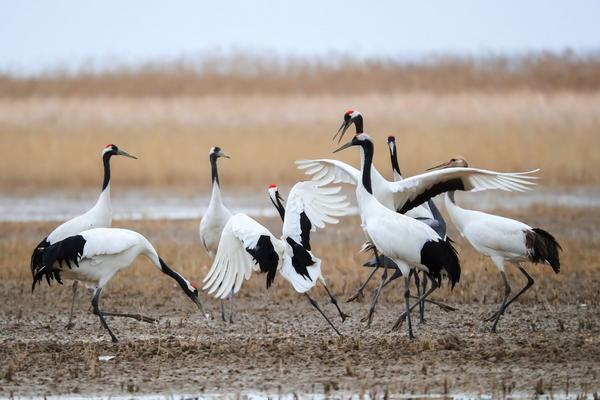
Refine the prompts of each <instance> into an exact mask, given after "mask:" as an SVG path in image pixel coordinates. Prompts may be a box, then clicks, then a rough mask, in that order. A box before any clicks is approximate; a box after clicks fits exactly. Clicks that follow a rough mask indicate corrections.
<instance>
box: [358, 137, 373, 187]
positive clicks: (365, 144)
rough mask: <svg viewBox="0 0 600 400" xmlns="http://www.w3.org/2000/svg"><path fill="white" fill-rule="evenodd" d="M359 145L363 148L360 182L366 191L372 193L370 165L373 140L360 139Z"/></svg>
mask: <svg viewBox="0 0 600 400" xmlns="http://www.w3.org/2000/svg"><path fill="white" fill-rule="evenodd" d="M360 146H361V147H362V149H363V157H364V160H363V168H362V170H363V172H362V184H363V186H364V187H365V189H366V191H367V192H369V193H370V194H373V187H372V185H371V167H372V166H373V153H374V151H375V149H374V148H373V142H371V141H369V140H365V141H362V142H361V143H360Z"/></svg>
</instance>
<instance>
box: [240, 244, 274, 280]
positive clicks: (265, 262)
mask: <svg viewBox="0 0 600 400" xmlns="http://www.w3.org/2000/svg"><path fill="white" fill-rule="evenodd" d="M246 251H247V252H248V253H250V255H251V256H252V258H254V261H255V262H256V263H258V265H259V267H260V272H263V273H264V272H266V273H267V289H268V288H269V287H271V284H272V283H273V281H274V280H275V273H276V272H277V265H278V264H279V256H278V255H277V252H276V251H275V248H274V247H273V243H271V238H270V237H269V236H267V235H262V236H261V237H260V238H259V239H258V242H257V243H256V246H255V247H254V248H253V249H246Z"/></svg>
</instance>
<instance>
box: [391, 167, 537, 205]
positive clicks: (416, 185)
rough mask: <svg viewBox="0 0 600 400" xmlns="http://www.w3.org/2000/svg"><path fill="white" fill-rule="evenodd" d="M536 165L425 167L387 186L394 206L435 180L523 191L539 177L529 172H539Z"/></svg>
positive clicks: (468, 187)
mask: <svg viewBox="0 0 600 400" xmlns="http://www.w3.org/2000/svg"><path fill="white" fill-rule="evenodd" d="M538 171H539V169H535V170H533V171H527V172H509V173H504V172H496V171H489V170H485V169H478V168H463V167H459V168H457V167H454V168H444V169H439V170H435V171H428V172H425V173H423V174H419V175H415V176H411V177H409V178H406V179H403V180H401V181H397V182H390V183H389V184H390V188H391V190H392V191H393V192H394V193H395V194H394V200H395V203H396V206H397V207H400V208H401V207H402V205H404V204H405V203H407V202H408V201H412V200H414V199H415V198H416V197H417V196H419V195H420V194H422V193H424V192H425V191H427V190H429V189H431V188H432V187H433V186H434V185H436V184H442V183H444V182H447V181H450V180H454V179H460V180H461V181H462V183H463V186H464V190H466V191H472V192H478V191H482V190H488V189H499V190H504V191H509V192H511V191H516V192H524V191H526V190H530V189H531V186H533V185H535V184H536V183H535V182H533V180H535V179H538V178H537V177H535V176H530V174H533V173H536V172H538Z"/></svg>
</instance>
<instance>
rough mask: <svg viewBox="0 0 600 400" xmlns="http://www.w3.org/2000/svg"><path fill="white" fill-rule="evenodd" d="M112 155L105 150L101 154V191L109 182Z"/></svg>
mask: <svg viewBox="0 0 600 400" xmlns="http://www.w3.org/2000/svg"><path fill="white" fill-rule="evenodd" d="M111 157H112V153H111V152H110V151H107V152H106V153H104V155H103V156H102V163H103V164H104V181H103V182H102V191H104V189H106V188H107V187H108V184H109V183H110V158H111Z"/></svg>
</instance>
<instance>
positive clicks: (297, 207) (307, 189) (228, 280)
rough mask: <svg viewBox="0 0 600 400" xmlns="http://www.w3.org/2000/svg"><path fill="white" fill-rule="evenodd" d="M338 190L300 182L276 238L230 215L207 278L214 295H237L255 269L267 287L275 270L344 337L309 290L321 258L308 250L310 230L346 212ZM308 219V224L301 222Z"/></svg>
mask: <svg viewBox="0 0 600 400" xmlns="http://www.w3.org/2000/svg"><path fill="white" fill-rule="evenodd" d="M339 191H340V188H339V187H338V188H331V187H320V186H319V185H318V184H316V183H314V182H299V183H297V184H296V185H294V187H293V188H292V190H291V191H290V196H289V199H288V202H287V205H286V207H285V219H284V223H283V235H282V237H281V239H277V238H276V237H275V236H274V235H273V234H272V233H271V232H269V230H268V229H267V228H265V227H264V226H262V225H261V224H259V223H258V222H256V221H255V220H253V219H252V218H250V217H248V216H247V215H245V214H235V215H234V216H232V217H231V218H230V219H229V221H228V222H227V224H226V225H225V228H224V229H223V233H222V234H221V241H220V242H219V249H218V250H217V255H216V257H215V260H214V262H213V265H212V267H211V269H210V271H209V272H208V275H207V276H206V278H204V282H205V285H204V288H203V289H206V290H208V293H209V294H213V295H214V296H215V297H220V298H224V297H226V296H227V295H228V293H229V292H230V291H231V290H233V291H234V292H235V293H237V292H238V291H239V290H240V288H241V286H242V283H243V282H244V279H250V276H251V275H252V271H256V270H260V271H261V272H263V273H266V274H267V279H266V281H267V288H269V287H270V286H271V284H272V283H273V280H274V279H275V275H276V273H277V271H279V273H280V274H281V276H283V278H285V279H286V280H287V281H288V282H290V283H291V284H292V286H293V287H294V289H295V290H296V291H297V292H299V293H304V294H305V295H306V297H307V298H308V299H309V301H310V303H311V304H312V305H313V306H314V307H315V308H316V309H317V310H318V311H319V313H321V315H322V316H323V317H324V318H325V319H326V320H327V322H328V323H329V324H330V325H331V327H332V328H333V329H334V330H335V331H336V333H338V334H339V335H341V333H340V332H339V331H338V330H337V328H336V327H335V325H333V323H332V322H331V321H330V320H329V318H327V316H326V315H325V313H324V312H323V310H321V307H320V306H319V305H318V303H317V302H316V301H315V300H313V299H312V298H311V297H310V296H309V295H308V293H307V292H308V291H309V290H310V289H311V288H312V287H313V286H314V285H315V284H316V283H317V280H319V277H320V276H321V260H320V259H318V258H317V257H315V256H314V255H313V254H312V252H311V251H310V250H307V249H306V248H305V247H304V246H308V245H309V238H310V232H311V231H315V230H316V229H317V228H324V227H325V224H327V223H329V224H335V223H337V222H338V220H337V218H336V217H339V216H342V215H345V214H346V208H347V207H348V203H347V202H345V196H340V195H337V193H338V192H339ZM302 214H304V215H306V217H307V219H308V221H309V222H310V225H308V224H307V223H306V220H304V219H303V217H302Z"/></svg>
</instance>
